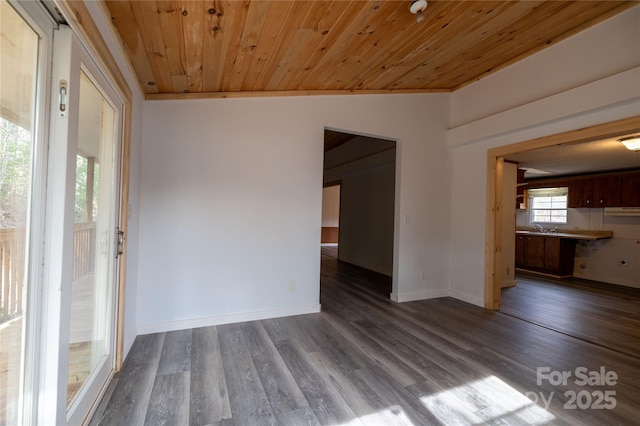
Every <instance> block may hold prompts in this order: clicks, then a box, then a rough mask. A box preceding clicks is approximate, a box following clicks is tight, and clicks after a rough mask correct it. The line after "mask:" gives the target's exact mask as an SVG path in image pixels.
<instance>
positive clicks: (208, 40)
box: [202, 0, 227, 92]
mask: <svg viewBox="0 0 640 426" xmlns="http://www.w3.org/2000/svg"><path fill="white" fill-rule="evenodd" d="M223 4H226V3H224V2H223V1H219V0H216V1H209V2H208V3H207V6H208V8H209V9H214V10H215V11H216V13H214V14H209V13H207V15H206V16H205V18H204V21H205V22H204V30H203V34H202V37H203V42H202V55H203V59H202V91H203V92H217V91H220V90H221V89H222V88H221V86H220V85H221V81H222V78H221V77H219V76H220V73H221V72H222V71H223V67H224V61H222V58H224V57H225V48H226V44H225V40H224V38H223V37H222V30H221V28H224V27H225V20H226V16H225V13H224V11H225V10H226V9H227V8H226V6H225V7H224V8H223V6H222V5H223ZM223 9H224V10H223Z"/></svg>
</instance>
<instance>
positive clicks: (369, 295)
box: [92, 256, 640, 426]
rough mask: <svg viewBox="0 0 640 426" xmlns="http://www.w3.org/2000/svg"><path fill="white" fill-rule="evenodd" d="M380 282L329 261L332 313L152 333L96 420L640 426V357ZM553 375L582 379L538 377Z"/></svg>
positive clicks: (327, 305)
mask: <svg viewBox="0 0 640 426" xmlns="http://www.w3.org/2000/svg"><path fill="white" fill-rule="evenodd" d="M376 277H377V276H376V275H370V274H363V273H362V271H361V270H359V268H353V267H351V266H349V265H345V264H340V263H339V262H337V260H336V259H335V258H332V257H329V256H323V262H322V277H321V281H322V292H321V293H322V294H321V302H322V312H321V313H319V314H311V315H301V316H295V317H287V318H277V319H270V320H263V321H254V322H246V323H240V324H228V325H222V326H217V327H206V328H199V329H193V330H182V331H175V332H168V333H159V334H152V335H144V336H139V337H138V338H137V339H136V341H135V343H134V346H133V348H132V349H131V352H130V354H129V356H128V358H127V360H126V362H125V364H124V367H123V369H122V371H121V372H120V373H119V374H118V375H116V377H115V379H114V381H113V382H112V384H111V385H110V388H109V390H108V393H107V395H106V396H105V398H104V400H103V402H102V403H101V405H100V407H98V410H97V411H96V414H95V416H94V419H93V421H92V423H93V424H103V425H136V424H153V425H157V424H169V425H187V424H192V425H207V424H208V425H236V426H241V425H253V424H282V425H303V424H305V425H318V424H321V425H345V424H349V425H430V424H434V425H438V424H441V425H451V424H465V425H466V424H566V425H577V424H580V425H605V424H607V425H609V424H624V425H626V424H634V423H636V422H637V420H638V419H639V418H640V406H639V405H638V403H637V400H638V397H639V396H640V360H639V359H637V358H634V357H631V356H629V355H626V354H624V353H621V352H618V351H615V350H611V349H608V348H605V347H603V346H599V345H594V344H591V343H589V342H586V341H584V340H580V339H576V338H573V337H571V336H568V335H566V334H563V333H559V332H555V331H553V330H550V329H549V328H546V327H541V326H538V325H536V324H533V323H531V322H528V321H523V320H520V319H517V318H514V317H513V316H510V315H505V314H503V313H499V312H490V311H487V310H484V309H482V308H479V307H476V306H472V305H469V304H467V303H464V302H461V301H458V300H455V299H451V298H440V299H431V300H426V301H416V302H408V303H402V304H396V303H393V302H391V301H390V300H389V299H388V296H387V295H383V294H381V290H380V289H381V288H383V286H384V285H386V283H380V282H377V283H376V282H375V280H376ZM377 278H381V277H377ZM478 279H479V280H482V277H479V278H478ZM580 367H584V368H585V369H586V371H587V372H598V374H600V372H602V371H603V370H602V369H604V371H605V372H615V374H616V376H617V379H616V380H615V384H614V383H613V379H612V378H611V377H610V375H609V382H608V383H605V384H604V385H596V384H594V383H593V382H591V384H583V383H582V382H581V381H579V380H577V379H579V378H580V377H581V376H580V375H579V374H578V376H576V369H578V371H577V372H578V373H580V372H582V370H581V369H580ZM539 368H542V369H545V368H548V370H544V371H548V372H549V373H550V374H551V377H552V378H555V377H556V376H555V374H554V372H561V371H568V372H571V376H570V377H568V379H567V380H566V382H562V381H559V382H553V380H551V381H550V380H547V379H546V378H544V377H541V380H538V379H539V377H538V374H537V372H538V369H539ZM593 374H595V373H593ZM565 376H566V375H565ZM545 377H546V376H545ZM574 396H575V397H574ZM536 399H537V403H535V402H534V400H536ZM614 405H615V406H614ZM597 407H600V409H597ZM602 407H607V408H602Z"/></svg>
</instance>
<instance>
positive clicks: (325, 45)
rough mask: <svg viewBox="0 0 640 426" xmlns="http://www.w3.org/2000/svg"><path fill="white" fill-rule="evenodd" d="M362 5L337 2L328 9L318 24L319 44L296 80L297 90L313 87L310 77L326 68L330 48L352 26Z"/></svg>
mask: <svg viewBox="0 0 640 426" xmlns="http://www.w3.org/2000/svg"><path fill="white" fill-rule="evenodd" d="M361 10H362V4H360V2H358V1H338V2H337V3H336V6H334V7H331V8H329V10H328V12H327V14H325V15H324V16H323V18H322V20H321V21H320V22H319V23H318V31H319V32H320V34H321V35H322V39H321V40H320V44H317V45H316V46H315V49H314V50H310V52H309V57H308V59H307V61H306V62H305V63H304V66H303V67H302V70H303V73H304V75H302V76H300V78H298V79H297V82H298V83H297V84H296V88H297V90H306V89H307V88H309V87H314V86H313V85H312V83H309V81H315V80H314V78H313V76H312V75H311V74H312V73H313V72H314V71H316V70H317V69H319V68H322V67H325V66H327V64H326V58H327V55H328V54H329V51H330V49H331V46H333V45H334V44H335V43H337V42H338V40H339V39H340V38H341V37H342V36H343V35H344V34H348V29H349V28H350V26H351V25H352V16H353V15H354V14H359V13H360V11H361Z"/></svg>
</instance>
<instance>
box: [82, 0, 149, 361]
mask: <svg viewBox="0 0 640 426" xmlns="http://www.w3.org/2000/svg"><path fill="white" fill-rule="evenodd" d="M85 5H86V6H87V9H88V10H89V12H90V13H91V16H92V18H93V20H94V21H95V23H96V25H97V27H98V29H99V30H100V33H101V34H102V37H103V38H104V40H105V42H106V44H107V46H108V47H109V50H110V51H111V54H112V55H113V57H114V59H115V60H116V62H117V63H118V64H119V65H120V70H121V72H122V74H123V76H124V77H125V79H126V81H127V84H128V85H129V88H130V89H131V92H132V105H131V107H132V110H131V144H130V170H129V217H128V232H127V235H126V241H127V251H126V289H125V295H124V300H125V312H124V339H125V341H124V355H125V356H126V355H127V354H128V353H129V350H130V349H131V346H132V345H133V341H134V340H135V338H136V335H137V317H136V305H137V294H138V286H137V283H138V235H139V220H138V219H139V217H138V211H139V200H140V155H141V146H142V104H143V103H144V95H143V93H142V91H141V89H140V87H139V85H138V80H137V77H136V76H135V74H134V72H133V70H132V68H131V67H130V65H129V63H128V60H127V59H125V58H126V54H125V53H124V52H123V51H122V49H121V45H120V43H119V42H118V41H117V37H115V35H114V31H113V25H112V24H111V17H110V16H105V15H104V13H103V12H104V9H103V8H101V7H100V5H99V4H98V3H97V2H85Z"/></svg>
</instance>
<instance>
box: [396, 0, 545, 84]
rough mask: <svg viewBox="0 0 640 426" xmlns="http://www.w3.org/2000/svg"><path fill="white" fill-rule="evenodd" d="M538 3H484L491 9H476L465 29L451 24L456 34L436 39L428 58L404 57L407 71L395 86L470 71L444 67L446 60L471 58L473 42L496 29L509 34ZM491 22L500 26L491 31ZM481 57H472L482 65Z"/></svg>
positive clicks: (418, 49) (438, 80)
mask: <svg viewBox="0 0 640 426" xmlns="http://www.w3.org/2000/svg"><path fill="white" fill-rule="evenodd" d="M537 6H539V4H536V3H535V2H530V1H527V2H508V3H502V4H500V5H495V4H492V3H489V4H488V5H485V6H484V7H488V9H483V13H479V14H478V13H474V15H472V16H469V18H468V19H470V20H472V21H475V22H474V25H465V26H467V28H469V30H467V31H466V32H464V33H462V32H460V31H459V30H458V29H457V28H452V30H453V31H454V34H456V35H454V36H452V37H449V36H447V38H446V39H443V40H439V41H438V42H437V43H438V46H439V47H438V49H437V51H435V52H434V53H433V55H431V56H430V57H429V59H428V60H427V61H425V60H424V58H423V57H421V55H414V56H409V57H407V58H405V61H404V65H405V67H406V69H407V72H406V73H399V75H398V80H396V81H397V82H399V83H398V84H397V85H396V86H394V87H399V88H407V87H442V86H443V85H444V84H445V83H444V82H442V81H440V79H439V76H441V75H445V74H447V75H451V73H454V72H458V74H456V77H457V78H462V77H463V76H464V75H466V73H467V72H468V70H467V69H466V68H465V67H460V66H458V67H457V68H453V69H450V68H445V64H448V63H449V62H450V61H456V62H457V63H458V65H459V64H460V61H461V60H462V61H465V60H466V61H468V60H467V59H466V58H467V57H469V56H470V55H469V53H467V52H468V51H469V50H470V49H469V47H470V46H475V45H479V44H480V43H482V42H483V41H484V40H486V39H489V38H492V36H493V35H494V34H496V33H498V34H503V33H506V34H508V33H509V30H508V27H509V26H511V25H512V23H513V22H514V21H517V20H519V19H520V18H522V17H523V16H527V15H528V14H529V13H531V11H532V10H534V9H535V8H536V7H537ZM478 15H480V17H481V19H477V16H478ZM465 22H466V21H465ZM463 25H464V23H463ZM488 25H491V27H498V28H499V29H498V30H497V31H496V32H493V33H492V32H490V31H487V30H486V28H487V26H488ZM447 34H449V33H447ZM507 36H508V35H507ZM445 40H446V41H445ZM430 46H432V44H429V46H428V47H424V45H422V46H416V49H415V52H416V53H419V52H420V51H422V50H424V49H429V48H430ZM471 51H472V52H474V53H473V55H474V56H476V55H478V53H477V50H471ZM481 59H482V57H479V58H478V57H474V58H472V60H473V61H475V63H478V65H477V66H483V65H480V64H484V62H481Z"/></svg>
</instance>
